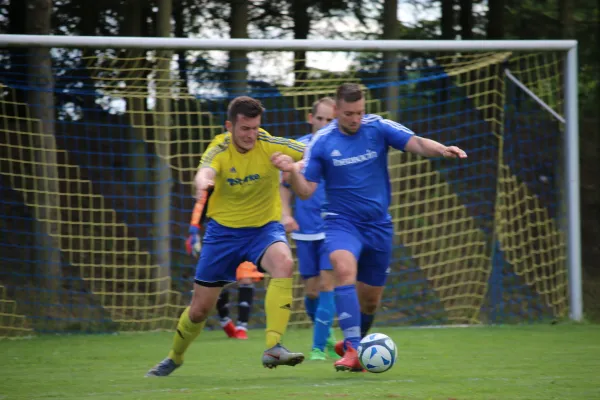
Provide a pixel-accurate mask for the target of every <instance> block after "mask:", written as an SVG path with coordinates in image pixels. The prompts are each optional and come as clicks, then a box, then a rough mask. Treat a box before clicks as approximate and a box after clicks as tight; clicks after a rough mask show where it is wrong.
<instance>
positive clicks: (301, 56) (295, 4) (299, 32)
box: [291, 0, 311, 107]
mask: <svg viewBox="0 0 600 400" xmlns="http://www.w3.org/2000/svg"><path fill="white" fill-rule="evenodd" d="M309 5H310V4H308V2H307V1H306V0H292V3H291V14H292V19H293V20H294V39H308V34H309V33H310V22H311V20H310V15H308V7H309ZM307 77H308V74H307V71H306V50H297V51H294V86H304V84H305V81H306V79H307ZM303 100H304V96H301V97H300V99H299V101H300V102H301V103H302V101H303ZM302 106H305V104H300V107H302Z"/></svg>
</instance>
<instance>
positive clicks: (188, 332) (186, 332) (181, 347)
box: [169, 307, 206, 364]
mask: <svg viewBox="0 0 600 400" xmlns="http://www.w3.org/2000/svg"><path fill="white" fill-rule="evenodd" d="M204 325H206V320H204V321H202V322H200V323H197V324H195V323H193V322H192V321H191V320H190V308H189V307H187V308H186V309H185V310H184V311H183V313H182V314H181V317H179V322H178V323H177V331H176V332H175V335H174V336H173V347H172V348H171V351H170V352H169V358H170V359H171V360H173V361H174V362H175V364H181V363H183V353H185V351H186V350H187V348H188V347H189V345H190V344H191V343H192V342H193V341H194V339H196V338H197V337H198V335H199V334H200V332H202V329H203V328H204Z"/></svg>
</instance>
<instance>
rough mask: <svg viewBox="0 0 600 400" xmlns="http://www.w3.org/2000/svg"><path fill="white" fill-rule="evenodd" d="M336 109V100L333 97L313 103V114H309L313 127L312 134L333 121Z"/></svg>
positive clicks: (309, 120)
mask: <svg viewBox="0 0 600 400" xmlns="http://www.w3.org/2000/svg"><path fill="white" fill-rule="evenodd" d="M334 107H335V100H333V99H332V98H331V97H321V98H320V99H319V100H317V101H315V102H314V103H313V105H312V110H311V111H312V112H310V113H309V114H308V123H309V124H310V125H311V126H312V133H315V132H316V131H318V130H319V129H321V128H322V127H324V126H325V125H327V124H328V123H330V122H331V121H333V117H334V111H333V110H334Z"/></svg>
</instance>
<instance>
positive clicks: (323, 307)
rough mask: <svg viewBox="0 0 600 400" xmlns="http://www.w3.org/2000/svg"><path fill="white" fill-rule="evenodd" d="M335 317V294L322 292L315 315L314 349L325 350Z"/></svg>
mask: <svg viewBox="0 0 600 400" xmlns="http://www.w3.org/2000/svg"><path fill="white" fill-rule="evenodd" d="M334 316H335V297H334V294H333V292H321V294H320V295H319V306H318V307H317V312H316V313H315V327H314V328H313V348H316V349H319V350H321V351H323V350H325V344H326V343H327V338H328V337H329V331H330V330H331V325H332V324H333V317H334Z"/></svg>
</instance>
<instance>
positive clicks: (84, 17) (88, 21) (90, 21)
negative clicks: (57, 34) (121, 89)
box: [73, 1, 100, 114]
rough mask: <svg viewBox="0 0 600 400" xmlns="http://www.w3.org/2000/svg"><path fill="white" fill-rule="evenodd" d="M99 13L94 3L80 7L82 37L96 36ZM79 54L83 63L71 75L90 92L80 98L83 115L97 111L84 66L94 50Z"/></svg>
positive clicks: (85, 66) (86, 69) (86, 67)
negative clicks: (81, 82) (79, 80)
mask: <svg viewBox="0 0 600 400" xmlns="http://www.w3.org/2000/svg"><path fill="white" fill-rule="evenodd" d="M99 11H100V10H99V7H98V3H97V2H95V1H92V2H90V3H89V4H86V5H85V6H84V7H81V20H80V23H79V24H80V26H79V31H80V32H81V35H82V36H96V32H97V30H96V28H97V27H98V20H99V18H98V17H99V14H100V12H99ZM81 52H82V58H83V59H84V61H83V62H82V65H80V66H79V68H77V69H75V70H74V71H73V75H74V77H76V78H79V79H81V81H83V84H84V88H86V90H89V91H90V92H91V93H88V94H85V95H83V96H81V107H82V109H83V110H82V111H83V113H84V114H85V113H86V112H92V110H94V109H97V108H98V106H97V105H96V96H95V95H93V94H92V93H93V91H94V81H93V79H92V77H91V75H90V70H89V69H88V67H89V65H86V64H85V63H86V62H89V61H88V60H89V59H90V58H92V56H93V55H94V49H90V48H87V47H86V48H84V49H82V50H81Z"/></svg>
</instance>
